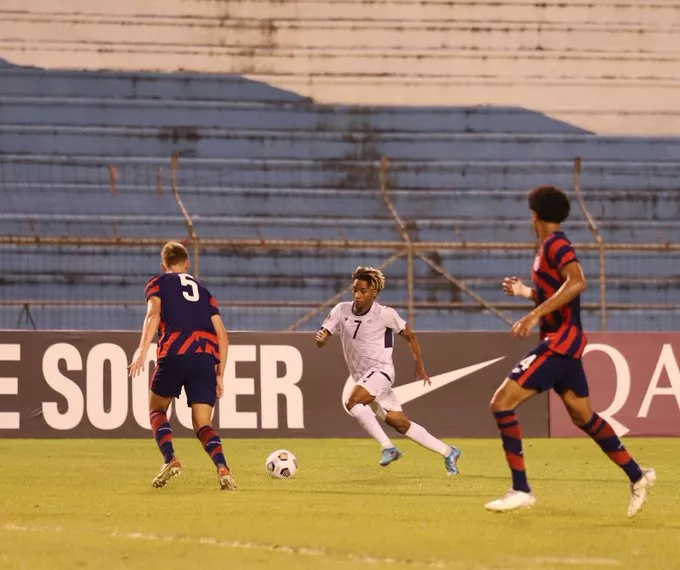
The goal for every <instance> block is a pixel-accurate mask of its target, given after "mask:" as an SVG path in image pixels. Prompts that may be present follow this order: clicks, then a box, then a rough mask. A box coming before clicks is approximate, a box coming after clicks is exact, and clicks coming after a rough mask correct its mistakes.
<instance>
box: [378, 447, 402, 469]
mask: <svg viewBox="0 0 680 570" xmlns="http://www.w3.org/2000/svg"><path fill="white" fill-rule="evenodd" d="M400 457H401V451H399V450H398V449H397V448H396V447H388V448H387V449H383V450H382V455H381V456H380V465H381V466H382V467H387V466H388V465H389V464H390V463H392V462H393V461H396V460H397V459H399V458H400Z"/></svg>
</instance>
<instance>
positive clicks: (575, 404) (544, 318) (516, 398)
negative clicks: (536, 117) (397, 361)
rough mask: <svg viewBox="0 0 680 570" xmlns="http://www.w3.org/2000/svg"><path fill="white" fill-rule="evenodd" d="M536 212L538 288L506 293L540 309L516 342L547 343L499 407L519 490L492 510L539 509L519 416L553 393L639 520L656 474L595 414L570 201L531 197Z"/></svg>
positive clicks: (497, 400) (512, 283)
mask: <svg viewBox="0 0 680 570" xmlns="http://www.w3.org/2000/svg"><path fill="white" fill-rule="evenodd" d="M529 208H530V210H531V217H532V224H533V227H534V230H535V232H536V235H537V236H538V238H539V240H540V242H541V245H540V247H539V249H538V252H537V254H536V257H535V259H534V264H533V271H532V281H533V288H529V287H526V286H525V285H524V284H523V283H522V282H521V281H520V279H519V278H517V277H506V278H505V279H504V281H503V290H504V291H505V293H506V294H507V295H510V296H521V297H525V298H526V299H531V300H533V301H534V302H535V304H536V308H535V309H534V310H533V311H531V312H530V313H529V314H528V315H526V316H525V317H523V318H521V319H520V320H519V321H517V322H516V323H515V324H514V325H513V327H512V335H513V336H515V337H518V338H526V337H527V336H529V334H530V333H531V330H532V329H533V328H534V327H535V326H536V325H539V332H540V342H539V344H538V345H537V346H536V347H535V348H534V349H533V350H531V351H530V352H529V353H528V354H526V355H525V356H524V358H522V360H521V361H520V362H518V363H517V366H516V367H515V368H513V369H512V371H511V372H510V374H509V375H508V378H506V379H505V381H504V382H503V384H501V386H500V388H498V390H497V391H496V393H495V394H494V396H493V398H492V400H491V411H492V412H493V415H494V417H495V418H496V423H497V424H498V429H499V430H500V432H501V439H502V441H503V449H504V450H505V457H506V460H507V462H508V465H509V467H510V470H511V472H512V488H511V489H510V490H509V491H508V493H507V494H506V495H505V496H503V497H502V498H500V499H497V500H495V501H492V502H490V503H488V504H487V505H486V508H487V509H489V510H491V511H510V510H513V509H517V508H521V507H531V506H533V505H534V504H535V503H536V499H535V497H534V496H533V495H532V494H531V489H530V487H529V484H528V483H527V476H526V472H525V470H524V455H523V452H522V435H521V432H520V427H519V422H518V421H517V416H516V415H515V408H517V406H519V405H520V404H521V403H522V402H525V401H526V400H528V399H529V398H531V397H533V396H535V395H536V394H538V393H539V392H542V391H543V390H549V389H551V388H552V389H553V390H555V392H557V394H558V395H559V397H560V398H561V399H562V401H563V402H564V405H565V406H566V408H567V411H568V412H569V416H570V417H571V419H572V421H573V422H574V424H575V425H576V426H578V427H579V428H580V429H582V430H583V431H584V432H585V433H587V434H588V435H589V436H590V437H591V438H593V440H594V441H595V443H597V445H598V446H599V447H600V448H601V449H602V451H604V452H605V453H606V454H607V456H608V457H609V459H611V460H612V461H613V462H614V463H616V465H618V466H619V467H620V468H621V469H622V470H623V471H624V473H625V474H626V476H627V477H628V478H629V479H630V492H631V498H630V505H629V507H628V516H629V517H632V516H634V515H635V514H636V513H637V512H639V511H640V509H642V507H643V505H644V503H645V501H646V499H647V492H648V491H649V489H650V488H651V487H652V485H653V484H654V481H655V480H656V472H655V471H654V469H642V468H641V467H640V466H639V465H638V464H637V463H636V462H635V460H634V459H633V458H632V457H631V456H630V454H629V453H628V451H626V449H625V447H624V446H623V444H622V443H621V440H620V439H619V438H618V437H617V435H616V433H614V430H613V429H612V428H611V426H610V425H609V424H608V423H607V421H606V420H605V419H603V418H601V417H600V416H599V415H597V414H596V413H594V412H593V410H592V408H591V407H590V400H589V398H588V381H587V380H586V376H585V372H584V370H583V363H582V361H581V355H582V353H583V349H584V347H585V345H586V336H585V334H584V332H583V328H582V327H581V313H580V304H579V296H580V294H581V293H582V292H583V291H584V290H585V288H586V280H585V277H584V276H583V271H582V269H581V265H580V263H579V262H578V259H577V258H576V253H575V252H574V248H573V247H572V245H571V242H570V241H569V240H568V239H567V236H566V235H565V234H564V232H562V231H561V230H560V224H561V223H562V222H563V221H564V220H566V219H567V217H568V216H569V210H570V204H569V198H567V196H566V194H564V192H562V191H560V190H558V189H556V188H553V187H552V186H540V187H538V188H535V189H534V190H532V191H531V192H530V193H529Z"/></svg>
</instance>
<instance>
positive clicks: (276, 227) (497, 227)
mask: <svg viewBox="0 0 680 570" xmlns="http://www.w3.org/2000/svg"><path fill="white" fill-rule="evenodd" d="M0 222H2V223H3V227H4V229H5V231H6V232H8V234H9V235H41V236H49V237H58V236H75V237H78V236H79V237H89V236H96V237H139V236H145V237H152V238H158V239H166V238H168V236H171V237H174V238H175V239H185V238H186V236H187V231H186V227H185V225H184V220H183V218H182V217H181V216H179V215H175V216H154V215H145V214H141V215H124V216H123V215H101V214H81V215H73V214H31V215H28V214H27V213H23V212H22V213H19V214H0ZM407 222H408V223H407V227H408V229H409V233H410V235H411V237H412V238H413V239H416V240H419V241H453V242H459V241H473V242H483V241H494V242H507V243H509V244H512V243H516V242H526V241H530V240H532V239H533V234H532V230H531V226H530V223H529V221H528V219H527V218H525V219H519V220H518V219H515V218H511V219H502V218H499V219H496V220H492V219H475V218H474V217H472V218H466V219H462V218H448V217H444V218H417V219H412V220H407ZM193 223H194V227H195V228H196V231H197V233H198V235H199V237H202V238H215V239H272V240H273V239H283V240H296V239H299V240H320V239H326V240H363V241H400V240H401V238H400V236H399V233H398V231H397V229H396V224H395V223H394V221H393V220H392V219H391V218H388V217H386V216H383V217H382V218H375V219H367V218H353V217H320V216H315V217H312V218H310V217H285V218H284V217H266V216H248V217H247V216H220V215H215V216H197V217H194V219H193ZM598 227H599V229H600V232H601V234H602V236H603V238H604V239H605V241H609V242H612V243H615V242H628V243H635V242H638V243H666V242H668V241H674V240H677V237H678V227H677V223H676V222H675V221H674V220H666V221H647V220H624V221H613V222H610V221H601V222H599V223H598ZM565 230H566V231H567V232H568V233H569V235H570V237H571V239H573V240H574V241H575V242H578V241H582V242H589V241H592V234H591V232H590V230H589V229H588V226H587V223H586V222H585V221H580V222H579V221H574V222H569V223H568V224H566V225H565Z"/></svg>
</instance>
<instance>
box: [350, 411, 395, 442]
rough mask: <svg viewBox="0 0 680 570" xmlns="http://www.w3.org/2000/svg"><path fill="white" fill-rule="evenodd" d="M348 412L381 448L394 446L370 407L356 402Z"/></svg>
mask: <svg viewBox="0 0 680 570" xmlns="http://www.w3.org/2000/svg"><path fill="white" fill-rule="evenodd" d="M349 413H350V414H352V415H353V416H354V417H355V418H356V419H357V421H358V422H359V425H360V426H361V427H362V428H364V429H365V430H366V431H367V432H368V433H369V435H370V436H371V437H372V438H373V439H375V440H376V441H377V442H378V443H379V444H380V445H381V446H382V448H383V449H387V448H389V447H394V445H393V444H392V441H391V440H390V438H389V437H387V434H386V433H385V431H384V430H383V428H382V427H380V424H379V423H378V418H376V417H375V414H374V413H373V411H372V410H371V408H369V407H368V406H365V405H364V404H357V405H356V406H354V407H353V408H352V409H351V410H350V411H349Z"/></svg>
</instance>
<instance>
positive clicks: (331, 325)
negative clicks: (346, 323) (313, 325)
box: [321, 305, 340, 334]
mask: <svg viewBox="0 0 680 570" xmlns="http://www.w3.org/2000/svg"><path fill="white" fill-rule="evenodd" d="M321 327H322V328H324V329H326V330H327V331H328V332H329V333H331V334H338V332H339V331H340V305H335V307H333V308H332V309H331V312H330V313H328V316H327V317H326V320H325V321H324V322H323V324H322V325H321Z"/></svg>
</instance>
